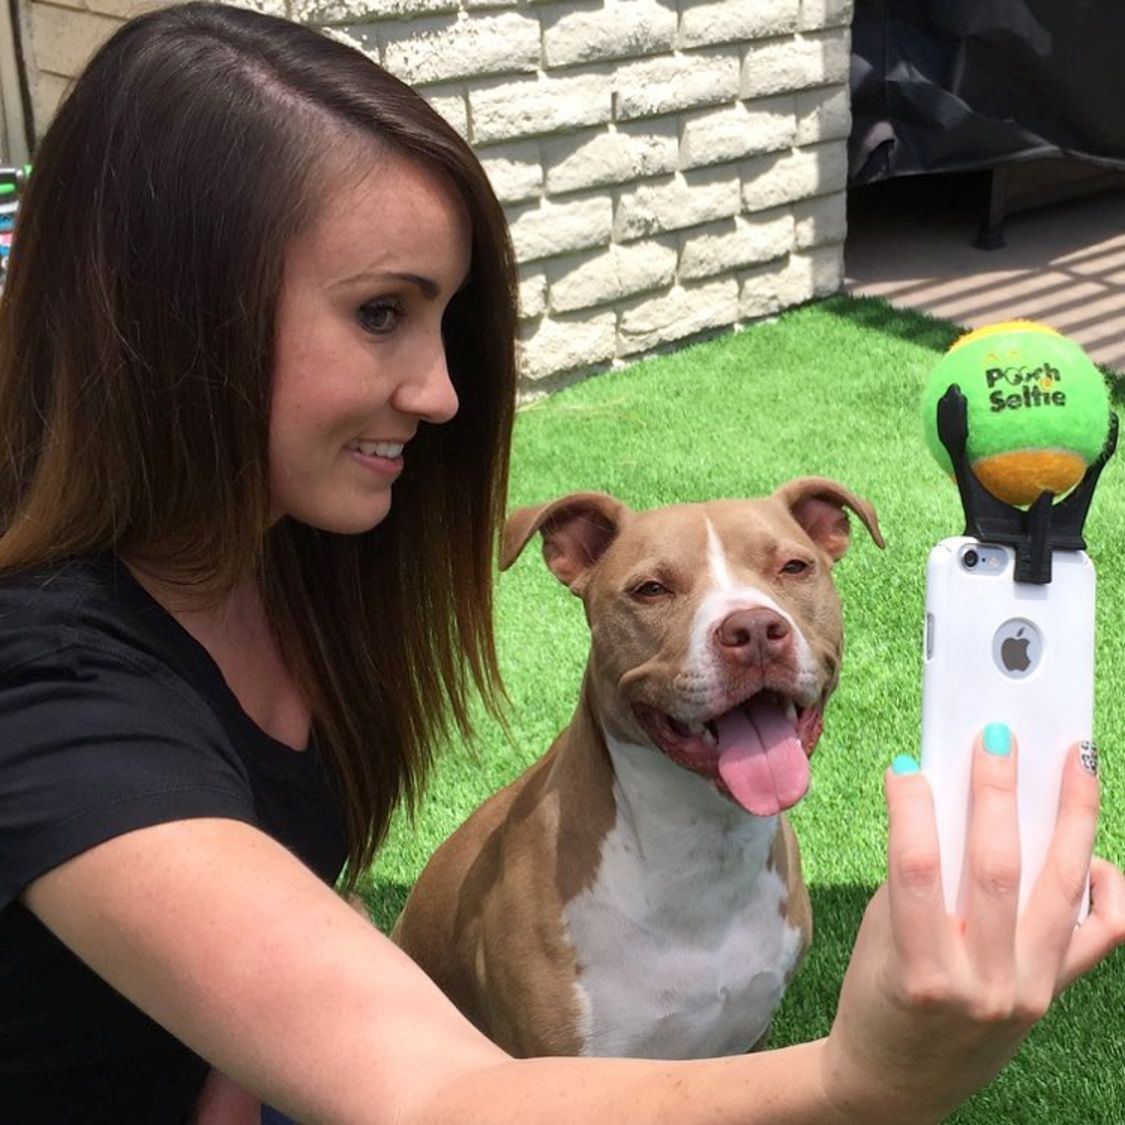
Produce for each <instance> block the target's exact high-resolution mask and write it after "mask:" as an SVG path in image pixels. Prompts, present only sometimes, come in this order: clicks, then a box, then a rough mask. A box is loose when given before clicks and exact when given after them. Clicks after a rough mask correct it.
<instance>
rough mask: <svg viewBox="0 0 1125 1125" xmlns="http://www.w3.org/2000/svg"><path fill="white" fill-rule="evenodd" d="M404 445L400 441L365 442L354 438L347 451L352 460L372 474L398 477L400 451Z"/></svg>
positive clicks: (400, 466)
mask: <svg viewBox="0 0 1125 1125" xmlns="http://www.w3.org/2000/svg"><path fill="white" fill-rule="evenodd" d="M405 445H406V443H405V442H402V441H365V440H362V439H360V438H356V440H355V441H353V442H351V443H349V445H348V446H347V451H348V453H349V454H350V455H351V457H352V460H354V461H355V462H356V463H357V464H359V465H362V466H363V468H365V469H368V470H370V471H371V472H373V473H381V474H383V475H384V476H398V474H399V473H401V472H402V466H403V460H402V451H403V449H404V448H405Z"/></svg>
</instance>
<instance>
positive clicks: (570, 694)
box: [365, 297, 1125, 1125]
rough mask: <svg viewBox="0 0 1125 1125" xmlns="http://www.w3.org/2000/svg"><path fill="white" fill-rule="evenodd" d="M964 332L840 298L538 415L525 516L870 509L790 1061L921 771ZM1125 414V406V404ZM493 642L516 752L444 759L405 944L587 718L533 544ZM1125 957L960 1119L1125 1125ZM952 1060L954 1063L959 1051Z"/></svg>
mask: <svg viewBox="0 0 1125 1125" xmlns="http://www.w3.org/2000/svg"><path fill="white" fill-rule="evenodd" d="M958 333H959V330H958V329H957V328H955V327H954V326H952V325H949V324H945V323H942V322H938V321H934V320H931V319H928V318H925V317H922V316H918V315H915V314H908V313H902V312H898V311H895V310H893V309H892V308H890V307H889V306H888V305H886V304H884V303H883V302H880V301H875V300H855V299H849V298H843V297H837V298H832V299H829V300H826V301H822V302H818V303H815V304H812V305H808V306H805V307H803V308H800V309H796V310H793V311H791V312H788V313H786V314H785V315H783V316H781V317H779V318H778V319H777V320H776V321H773V322H770V323H762V324H757V325H754V326H753V327H751V328H748V329H747V330H745V331H743V332H740V333H737V334H732V335H727V336H724V337H722V338H719V339H715V340H711V341H709V342H706V343H703V344H697V345H695V346H692V347H689V348H685V349H683V350H682V351H679V352H676V353H673V354H669V355H666V356H662V357H659V358H656V359H651V360H647V361H644V362H641V363H638V364H636V365H634V366H632V367H630V368H628V369H625V370H622V371H620V372H615V373H610V374H605V375H601V376H598V377H597V378H594V379H590V380H588V381H587V382H585V383H582V384H581V385H578V386H576V387H572V388H570V389H568V390H565V391H562V392H559V393H558V394H556V395H554V396H552V397H551V398H549V399H546V400H544V401H542V402H539V403H536V404H534V405H532V406H531V407H529V408H526V409H524V410H523V411H521V413H520V416H519V419H518V423H517V427H516V437H515V451H514V459H513V465H512V481H511V504H512V506H513V507H516V506H519V505H523V504H531V503H536V502H540V501H545V500H551V499H554V498H555V497H558V496H561V495H564V494H565V493H567V492H571V491H576V490H580V489H597V490H602V491H606V492H611V493H613V494H615V495H616V496H618V497H619V498H620V499H622V500H624V501H625V502H626V503H628V504H630V505H631V506H633V507H637V508H649V507H656V506H659V505H662V504H668V503H674V502H680V501H691V500H704V499H710V498H714V497H720V496H757V495H762V494H765V493H768V492H771V491H772V490H773V489H774V488H775V487H777V485H779V484H780V483H782V482H783V481H785V480H787V479H789V478H790V477H795V476H804V475H822V476H828V477H833V478H835V479H837V480H839V481H840V482H842V483H843V484H845V485H846V486H848V487H849V488H851V489H852V490H854V491H856V492H858V493H859V494H860V495H862V496H865V497H867V498H868V499H869V500H871V502H872V503H873V504H874V505H875V507H876V509H877V511H878V513H879V519H880V522H881V525H882V529H883V533H884V535H885V537H886V540H887V550H886V551H885V552H884V551H880V550H878V549H877V548H876V547H875V545H874V544H873V543H872V542H871V540H870V539H869V538H868V537H867V535H866V533H865V532H864V531H863V528H862V526H861V525H860V524H859V522H858V521H853V528H854V532H853V539H852V546H851V549H850V551H849V553H848V554H847V555H846V556H845V557H844V559H843V560H842V561H841V562H840V563H839V564H838V565H837V567H836V572H835V573H836V581H837V586H838V588H839V590H840V594H841V597H842V599H843V603H844V617H845V627H846V634H847V645H846V655H845V659H844V665H843V671H842V676H841V681H840V687H839V689H838V691H837V693H836V695H835V696H834V698H833V700H832V702H831V704H830V706H829V709H828V713H827V717H826V719H827V721H826V726H825V732H824V736H823V738H822V739H821V742H820V744H819V746H818V749H817V752H816V756H815V758H814V760H813V784H812V788H811V790H810V793H809V795H808V796H807V797H806V798H805V799H804V800H803V801H802V802H801V803H800V804H799V805H798V806H797V807H796V808H795V809H794V810H793V811H792V813H791V819H792V822H793V824H794V827H795V829H796V831H797V835H798V838H799V840H800V844H801V851H802V857H803V861H804V868H805V876H806V879H807V881H808V883H809V886H810V890H811V894H812V901H813V911H814V923H815V933H814V939H813V945H812V949H811V952H810V954H809V956H808V958H807V959H806V961H805V962H804V964H803V966H802V967H801V969H800V971H799V972H798V974H797V976H796V978H795V980H794V982H793V984H792V985H791V987H790V989H789V991H788V993H787V995H786V997H785V1000H784V1003H783V1006H782V1008H781V1010H780V1012H779V1014H778V1017H777V1019H776V1021H775V1025H774V1034H773V1037H772V1045H773V1046H783V1045H786V1044H789V1043H794V1042H799V1041H802V1040H807V1039H810V1038H815V1037H819V1036H822V1035H824V1034H826V1033H827V1032H828V1030H829V1027H830V1025H831V1020H832V1015H833V1012H834V1009H835V1004H836V998H837V995H838V992H839V987H840V982H841V979H842V977H843V972H844V969H845V966H846V964H847V961H848V957H849V955H850V951H851V946H852V942H853V940H854V937H855V933H856V930H857V928H858V926H859V923H860V919H861V917H862V913H863V909H864V906H865V904H866V902H867V900H868V899H869V897H870V895H871V893H872V892H873V890H874V889H875V887H876V886H877V885H878V884H879V883H880V882H881V881H882V879H883V877H884V873H885V850H884V849H885V844H886V824H885V813H884V805H883V797H882V775H883V771H884V770H885V769H886V767H887V766H888V764H889V763H890V761H891V759H892V758H893V757H894V756H895V755H896V754H899V753H903V752H906V753H912V754H917V752H918V740H919V727H920V718H921V705H920V683H921V621H922V607H923V596H924V573H925V561H926V555H927V553H928V551H929V549H930V547H931V546H932V545H933V544H934V543H935V542H936V541H937V540H939V539H941V538H944V537H945V536H948V535H955V534H960V533H961V531H962V528H963V523H962V520H961V515H960V503H959V500H958V497H957V491H956V488H955V487H954V486H953V484H952V483H951V482H950V481H949V480H948V479H947V478H946V477H945V476H944V475H943V474H942V472H941V471H940V470H939V469H938V467H937V465H936V464H935V463H934V462H933V461H932V460H931V458H930V456H929V454H928V453H927V452H926V449H925V446H924V444H923V439H922V433H921V426H920V422H919V417H918V401H919V396H920V394H921V389H922V386H923V383H924V381H925V378H926V376H927V374H928V373H929V371H930V369H931V368H932V366H933V365H934V363H935V361H936V359H937V357H938V355H939V354H940V352H941V351H943V350H944V349H945V348H946V347H948V346H949V344H950V343H952V342H953V340H954V339H955V338H956V336H957V335H958ZM1123 397H1125V396H1122V395H1121V394H1120V393H1119V392H1115V398H1116V399H1117V400H1118V409H1119V410H1120V409H1121V402H1120V400H1121V399H1122V398H1123ZM1123 483H1125V461H1123V456H1122V455H1119V456H1118V457H1116V458H1114V459H1113V460H1112V461H1111V462H1110V464H1109V465H1108V467H1107V468H1106V470H1105V472H1104V473H1103V476H1102V480H1101V483H1100V485H1099V487H1098V492H1097V495H1096V497H1095V500H1094V504H1093V508H1092V510H1091V512H1090V516H1089V518H1088V521H1087V525H1086V531H1087V542H1088V544H1089V551H1090V554H1091V556H1092V557H1093V559H1094V562H1095V565H1096V566H1097V568H1098V572H1099V589H1098V596H1099V602H1098V651H1097V660H1098V675H1097V684H1096V716H1097V717H1096V734H1097V738H1098V742H1099V744H1100V746H1101V747H1102V748H1103V753H1102V776H1103V794H1104V796H1103V814H1102V820H1101V827H1100V831H1099V840H1098V851H1099V852H1100V854H1102V855H1105V856H1107V857H1109V858H1110V859H1112V860H1113V861H1114V862H1116V863H1117V864H1119V865H1120V864H1122V863H1123V862H1125V818H1123V816H1122V813H1123V812H1125V768H1123V767H1120V766H1119V765H1118V763H1117V751H1118V750H1119V748H1120V747H1122V746H1123V745H1125V692H1123V691H1122V687H1123V685H1125V635H1123V633H1122V631H1121V630H1120V629H1118V628H1117V627H1116V625H1117V622H1118V621H1120V620H1121V618H1122V613H1123V611H1125V566H1122V565H1121V560H1122V558H1123V557H1125V488H1123ZM497 630H498V644H499V650H500V654H501V664H502V669H503V673H504V676H505V680H506V683H507V687H508V692H509V696H510V699H511V709H510V724H511V730H512V737H511V739H508V738H507V737H506V736H505V735H504V734H503V733H502V732H501V731H500V730H499V728H498V727H497V726H496V724H494V723H492V722H490V721H485V720H482V722H481V727H480V738H479V744H478V745H477V747H476V748H475V751H471V750H469V749H468V748H464V747H457V748H453V749H451V750H450V751H449V752H448V753H447V754H446V755H445V756H444V758H443V760H442V762H441V764H440V766H439V768H438V770H437V771H436V773H435V776H434V778H433V781H432V784H431V786H430V789H429V792H428V795H427V797H426V799H425V801H424V803H423V806H422V807H421V809H420V811H419V815H418V817H417V819H416V820H415V821H414V822H413V823H411V822H410V820H409V818H407V817H406V816H405V815H403V816H400V817H399V818H398V819H397V820H396V822H395V825H394V826H393V829H392V832H391V836H390V839H389V841H388V844H387V846H386V847H385V849H384V851H383V853H382V855H381V856H380V858H379V860H378V862H377V863H376V865H375V867H374V869H373V871H372V873H371V883H370V886H369V887H367V888H365V893H366V896H367V898H368V902H369V904H370V905H371V907H372V909H373V911H374V913H375V916H376V919H377V921H378V922H379V924H380V925H381V926H383V927H384V928H389V927H390V925H391V924H392V923H393V921H394V918H395V916H396V914H397V912H398V910H399V909H400V908H401V905H402V902H403V901H404V899H405V896H406V893H407V891H408V889H409V887H410V885H411V884H412V882H413V880H414V879H415V877H416V876H417V874H418V872H419V871H420V870H421V867H422V866H423V864H424V863H425V861H426V859H427V858H428V857H429V855H430V854H431V853H432V852H433V850H434V849H435V848H436V847H437V845H438V844H440V843H441V842H442V841H443V840H444V839H445V837H446V836H448V835H449V833H450V832H452V831H453V829H454V828H456V827H457V825H459V824H460V823H461V821H462V820H464V818H465V817H466V816H467V815H468V814H469V813H470V812H472V810H473V809H474V808H475V807H476V806H477V805H478V804H479V803H480V802H481V801H482V800H484V798H485V797H487V796H488V795H490V794H491V793H493V792H494V791H495V790H497V789H498V788H500V787H501V786H502V785H504V784H505V783H506V782H508V781H509V780H511V778H512V777H514V776H515V775H516V774H517V773H518V772H519V771H520V770H521V769H522V768H524V766H526V765H527V764H528V763H530V762H532V761H533V760H534V759H535V758H537V757H538V756H539V755H540V754H542V753H543V752H544V751H545V750H546V749H547V747H548V746H549V744H550V742H551V740H552V739H553V738H554V736H555V734H556V733H557V732H558V730H559V729H561V728H562V727H563V726H564V725H565V724H566V723H567V721H568V720H569V718H570V715H571V712H572V710H573V707H574V704H575V701H576V699H577V693H578V686H579V681H580V678H581V674H582V668H583V665H584V662H585V657H586V648H587V635H586V628H585V622H584V619H583V614H582V607H581V604H580V602H579V601H578V600H577V599H576V598H574V597H572V596H571V595H570V594H569V592H568V591H567V590H565V589H564V588H563V587H562V586H560V585H559V584H558V583H557V582H556V581H555V579H554V578H553V577H552V576H551V575H550V574H549V573H548V571H547V570H546V568H545V567H544V565H543V563H542V560H541V558H540V554H539V550H538V544H537V542H536V543H533V544H531V545H529V548H528V550H527V551H526V552H525V553H524V555H523V556H522V557H521V558H520V559H519V560H518V562H517V563H516V564H515V566H514V567H513V568H512V569H511V570H510V571H509V572H507V573H506V574H504V575H502V576H501V577H500V579H499V587H498V617H497ZM1123 999H1125V955H1122V954H1121V953H1120V952H1118V953H1117V954H1115V955H1113V956H1112V957H1111V958H1110V959H1109V961H1108V962H1107V963H1106V964H1105V965H1103V966H1102V967H1100V968H1099V969H1098V970H1096V971H1095V972H1093V973H1092V974H1090V975H1089V976H1088V977H1086V978H1084V979H1083V980H1081V981H1079V982H1078V983H1077V984H1076V985H1074V986H1073V987H1072V989H1071V990H1070V991H1069V992H1068V993H1067V994H1066V995H1065V996H1064V997H1063V998H1062V1000H1061V1001H1060V1002H1059V1003H1058V1004H1056V1006H1055V1007H1054V1008H1053V1009H1052V1010H1051V1011H1050V1012H1049V1013H1048V1016H1047V1018H1046V1019H1045V1020H1043V1021H1042V1023H1041V1024H1040V1025H1039V1026H1038V1027H1037V1028H1036V1029H1035V1030H1034V1031H1033V1033H1032V1035H1031V1036H1030V1038H1029V1039H1028V1041H1027V1043H1026V1044H1025V1046H1024V1048H1023V1049H1022V1051H1021V1052H1020V1054H1019V1056H1018V1057H1017V1059H1016V1060H1015V1061H1014V1062H1013V1063H1012V1064H1011V1065H1009V1067H1008V1068H1007V1069H1006V1070H1005V1071H1004V1073H1003V1074H1002V1075H1001V1076H1000V1077H999V1078H998V1079H997V1080H996V1082H994V1083H993V1084H992V1085H991V1086H990V1087H989V1088H987V1089H986V1090H984V1091H982V1092H981V1093H980V1094H978V1095H977V1096H976V1097H975V1098H974V1099H973V1100H972V1101H970V1102H969V1103H968V1104H967V1106H966V1107H964V1108H963V1109H962V1110H960V1111H959V1112H958V1113H957V1114H955V1115H954V1116H953V1117H952V1118H951V1119H950V1120H951V1121H954V1122H956V1123H958V1125H968V1123H976V1122H980V1123H984V1122H988V1123H989V1125H993V1123H996V1122H1006V1123H1023V1122H1026V1123H1029V1125H1030V1123H1038V1122H1050V1123H1052V1125H1069V1123H1074V1125H1078V1123H1080V1122H1081V1123H1083V1125H1092V1123H1101V1122H1104V1123H1105V1125H1121V1123H1122V1122H1125V1079H1123V1077H1122V1076H1123V1075H1125V1018H1123V1016H1122V1014H1121V1012H1122V1002H1123ZM940 1046H941V1045H940V1044H935V1049H940Z"/></svg>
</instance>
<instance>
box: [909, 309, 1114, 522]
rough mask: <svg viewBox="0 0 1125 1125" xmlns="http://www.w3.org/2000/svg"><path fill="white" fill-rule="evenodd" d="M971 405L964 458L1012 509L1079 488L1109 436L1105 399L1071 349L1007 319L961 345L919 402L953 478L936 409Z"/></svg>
mask: <svg viewBox="0 0 1125 1125" xmlns="http://www.w3.org/2000/svg"><path fill="white" fill-rule="evenodd" d="M954 383H956V384H957V386H959V387H960V388H961V393H962V394H963V395H964V396H965V402H966V410H967V412H968V422H969V438H968V444H967V447H966V450H965V454H966V458H967V460H968V462H969V465H970V467H971V468H972V470H973V472H974V473H975V474H976V477H977V479H978V480H979V481H980V482H981V484H983V485H984V487H985V488H987V489H988V491H989V492H991V493H992V494H993V495H994V496H996V497H999V499H1001V500H1006V501H1007V502H1008V503H1009V504H1031V503H1033V502H1034V501H1035V500H1037V499H1038V497H1039V494H1040V493H1042V492H1044V491H1050V492H1053V493H1054V494H1055V495H1059V494H1061V493H1063V492H1067V491H1069V490H1070V489H1071V488H1073V487H1074V486H1075V485H1076V484H1077V483H1078V482H1079V481H1080V480H1081V479H1082V476H1083V474H1084V473H1085V472H1086V466H1087V465H1089V464H1090V462H1091V461H1094V460H1096V459H1097V457H1098V454H1100V453H1101V451H1102V449H1103V447H1104V446H1105V442H1106V437H1107V435H1108V433H1109V391H1108V388H1107V387H1106V382H1105V379H1104V378H1103V376H1102V373H1101V372H1100V371H1099V370H1098V369H1097V368H1096V367H1095V366H1094V364H1093V363H1092V362H1091V360H1090V358H1089V356H1087V355H1086V353H1085V352H1084V351H1083V350H1082V349H1081V348H1080V347H1079V346H1078V344H1076V343H1075V342H1074V341H1073V340H1070V339H1068V338H1067V337H1066V336H1063V335H1062V334H1061V333H1059V332H1056V331H1055V330H1054V329H1053V328H1048V327H1047V325H1045V324H1037V323H1036V322H1035V321H1031V320H1008V321H1004V322H1003V323H1000V324H989V325H986V326H985V327H983V328H978V329H976V330H975V331H973V332H970V333H968V335H966V336H962V337H961V338H960V339H959V340H958V341H957V342H956V343H955V344H954V345H953V346H952V347H951V348H950V349H949V351H947V352H946V353H945V355H944V356H943V357H942V358H941V360H940V361H939V362H938V364H937V366H936V367H935V368H934V370H933V371H932V372H931V374H930V378H929V381H928V382H927V384H926V389H925V392H924V394H923V395H922V424H923V426H924V428H925V434H926V444H927V445H928V446H929V449H930V452H931V453H932V454H933V455H934V457H935V458H937V461H938V464H940V465H941V466H942V468H943V469H945V470H946V472H948V473H952V472H953V464H952V462H951V461H950V459H949V454H948V453H947V452H946V449H945V446H944V445H942V443H941V439H940V438H939V437H938V432H937V404H938V400H939V399H940V398H941V397H942V395H944V394H945V392H946V391H947V390H948V389H949V388H950V387H951V386H952V385H953V384H954Z"/></svg>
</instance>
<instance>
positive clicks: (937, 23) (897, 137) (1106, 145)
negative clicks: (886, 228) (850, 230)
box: [849, 0, 1125, 184]
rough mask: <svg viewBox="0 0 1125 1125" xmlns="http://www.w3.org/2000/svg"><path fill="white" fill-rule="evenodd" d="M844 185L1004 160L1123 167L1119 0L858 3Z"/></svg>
mask: <svg viewBox="0 0 1125 1125" xmlns="http://www.w3.org/2000/svg"><path fill="white" fill-rule="evenodd" d="M851 96H852V133H851V141H850V144H849V175H850V178H851V182H852V183H853V184H863V183H872V182H874V181H876V180H884V179H889V178H891V177H894V176H903V175H912V174H919V173H926V172H954V171H969V170H972V169H980V168H989V167H993V166H995V165H997V164H1000V163H1003V162H1005V161H1009V160H1025V159H1031V158H1035V157H1045V156H1064V155H1065V156H1078V157H1082V158H1084V159H1087V160H1092V161H1095V162H1098V163H1101V164H1105V165H1110V166H1114V167H1118V168H1125V0H856V5H855V18H854V22H853V25H852V61H851Z"/></svg>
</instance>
